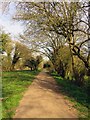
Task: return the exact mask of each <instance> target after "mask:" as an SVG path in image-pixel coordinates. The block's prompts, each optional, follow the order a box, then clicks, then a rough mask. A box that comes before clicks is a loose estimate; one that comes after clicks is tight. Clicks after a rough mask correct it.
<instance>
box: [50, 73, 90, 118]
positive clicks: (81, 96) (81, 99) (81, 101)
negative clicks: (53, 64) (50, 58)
mask: <svg viewBox="0 0 90 120" xmlns="http://www.w3.org/2000/svg"><path fill="white" fill-rule="evenodd" d="M51 75H52V76H53V77H54V78H55V80H56V82H57V84H58V85H60V90H61V91H62V93H63V94H64V95H65V96H66V98H67V99H69V100H70V101H71V102H73V103H74V107H75V108H76V109H77V110H78V111H79V117H80V118H88V108H89V107H90V103H89V102H88V94H87V88H85V87H78V86H77V85H75V84H74V83H72V82H71V81H70V80H66V79H63V78H62V77H60V76H59V75H57V74H56V73H51Z"/></svg>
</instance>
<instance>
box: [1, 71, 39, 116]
mask: <svg viewBox="0 0 90 120" xmlns="http://www.w3.org/2000/svg"><path fill="white" fill-rule="evenodd" d="M38 73H39V71H27V70H24V71H13V72H3V74H2V81H3V82H2V83H3V87H2V97H3V100H2V113H3V114H2V116H3V118H12V116H13V115H14V113H15V110H16V107H17V106H18V105H19V101H20V100H21V98H22V96H23V92H24V91H25V90H26V89H27V88H28V86H29V85H30V84H31V83H32V81H33V79H34V78H35V75H36V74H38Z"/></svg>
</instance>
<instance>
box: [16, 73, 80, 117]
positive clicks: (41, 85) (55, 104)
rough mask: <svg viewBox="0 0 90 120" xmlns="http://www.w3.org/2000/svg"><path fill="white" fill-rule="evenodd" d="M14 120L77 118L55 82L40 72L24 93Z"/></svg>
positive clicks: (75, 112)
mask: <svg viewBox="0 0 90 120" xmlns="http://www.w3.org/2000/svg"><path fill="white" fill-rule="evenodd" d="M14 118H78V117H77V111H76V110H75V109H74V108H73V105H72V104H71V103H70V101H68V100H66V99H65V95H63V94H62V93H61V92H60V87H58V86H57V84H56V81H55V80H54V79H53V78H52V77H51V76H50V75H48V74H47V73H46V72H40V73H39V74H38V75H37V76H36V79H35V80H34V82H33V83H32V85H30V87H29V88H28V90H27V91H26V92H25V94H24V96H23V98H22V100H21V101H20V104H19V106H18V108H17V109H16V113H15V116H14Z"/></svg>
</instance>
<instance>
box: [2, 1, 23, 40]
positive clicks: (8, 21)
mask: <svg viewBox="0 0 90 120" xmlns="http://www.w3.org/2000/svg"><path fill="white" fill-rule="evenodd" d="M5 7H6V6H5ZM3 9H4V8H3V7H2V5H1V4H0V28H3V30H4V31H5V32H6V33H10V34H11V36H12V37H13V38H14V39H16V38H17V37H18V35H19V34H22V33H23V30H24V26H23V25H22V23H21V22H20V21H16V20H13V19H12V17H13V15H14V14H15V5H14V3H11V4H10V7H9V11H8V12H5V11H4V12H3Z"/></svg>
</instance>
